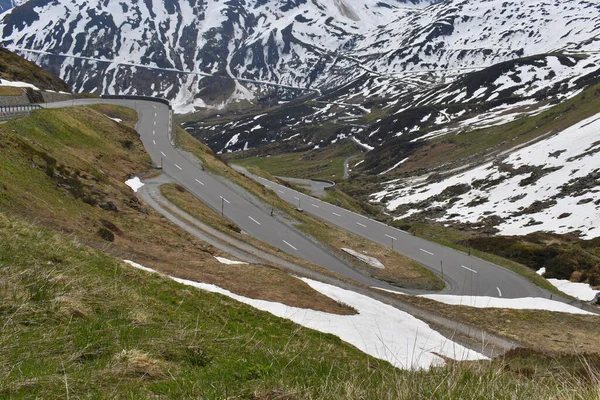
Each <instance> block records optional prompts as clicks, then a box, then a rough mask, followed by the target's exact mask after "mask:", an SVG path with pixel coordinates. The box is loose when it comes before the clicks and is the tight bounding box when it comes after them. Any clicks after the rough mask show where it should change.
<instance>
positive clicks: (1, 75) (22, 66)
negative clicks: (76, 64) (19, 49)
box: [0, 48, 71, 92]
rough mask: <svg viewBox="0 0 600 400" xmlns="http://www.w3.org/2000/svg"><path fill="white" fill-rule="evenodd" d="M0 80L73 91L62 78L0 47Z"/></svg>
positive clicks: (53, 89) (40, 87) (58, 90)
mask: <svg viewBox="0 0 600 400" xmlns="http://www.w3.org/2000/svg"><path fill="white" fill-rule="evenodd" d="M0 81H9V82H21V83H25V84H29V85H33V86H35V87H37V88H38V89H40V90H51V91H56V92H70V91H71V89H70V88H69V85H67V84H66V83H65V82H64V81H63V80H62V79H60V78H57V77H56V76H54V75H52V74H50V73H48V72H47V71H45V70H44V69H42V68H40V67H38V66H37V65H35V64H34V63H32V62H29V61H27V60H25V59H23V58H22V57H19V56H18V55H16V54H14V53H12V52H11V51H8V50H6V49H2V48H0ZM8 85H9V86H10V84H8Z"/></svg>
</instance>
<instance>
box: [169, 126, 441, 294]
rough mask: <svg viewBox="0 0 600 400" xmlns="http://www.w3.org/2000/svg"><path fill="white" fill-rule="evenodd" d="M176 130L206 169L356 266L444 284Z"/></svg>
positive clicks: (422, 285)
mask: <svg viewBox="0 0 600 400" xmlns="http://www.w3.org/2000/svg"><path fill="white" fill-rule="evenodd" d="M176 132H177V142H178V144H179V145H180V146H181V147H182V148H183V149H184V150H186V151H189V152H191V153H193V154H194V155H196V156H197V157H198V158H200V159H201V160H203V162H204V165H205V168H206V169H207V170H210V171H212V172H214V173H216V174H219V175H223V176H225V177H226V178H227V179H229V180H231V181H232V182H234V183H236V184H238V185H240V186H242V187H243V188H245V189H246V190H248V191H249V192H250V193H252V194H254V195H255V196H257V197H258V198H260V199H263V201H264V202H265V203H266V204H271V205H273V207H274V208H275V209H277V210H280V211H281V212H283V213H285V215H286V216H291V217H292V218H293V219H294V220H296V221H299V222H300V224H298V225H297V228H298V229H300V230H301V231H303V232H304V233H306V234H308V235H310V236H312V237H313V238H315V239H316V240H317V241H318V242H320V243H323V244H326V245H328V246H329V247H330V249H331V250H332V251H334V252H336V253H337V254H338V255H339V256H340V257H342V258H344V259H346V260H347V261H348V262H350V263H355V265H357V267H359V268H362V269H364V270H366V271H368V273H370V274H372V275H374V276H376V277H379V278H381V279H385V280H387V281H389V282H391V283H393V284H395V285H397V286H399V287H406V288H417V289H427V288H429V289H434V290H435V289H438V290H439V289H442V288H443V287H444V283H443V282H442V281H441V279H440V278H439V277H438V276H437V275H435V274H433V273H432V272H430V271H429V270H428V269H426V268H425V267H423V266H421V265H420V264H418V263H416V262H414V261H412V260H410V259H408V258H407V257H404V256H402V255H401V254H399V253H396V252H392V251H390V250H388V249H386V248H383V247H381V246H379V245H376V244H374V243H372V242H370V241H368V240H365V239H363V238H360V237H358V236H355V235H352V234H350V233H348V232H346V231H344V230H342V229H338V228H335V227H333V226H331V225H329V224H327V223H325V222H323V221H321V220H318V219H316V218H313V217H311V216H310V215H307V214H306V213H300V212H297V211H296V210H295V209H294V208H293V207H292V206H290V205H289V204H288V203H287V202H285V201H283V200H282V199H281V198H280V197H279V196H277V194H275V192H273V191H272V190H270V189H267V188H265V187H264V186H263V185H260V184H258V183H256V182H255V181H253V180H252V179H250V178H247V177H244V176H242V175H241V174H239V173H237V172H236V171H235V170H233V169H231V168H229V167H228V166H227V165H226V164H224V163H223V162H221V161H220V160H218V159H217V158H215V157H214V155H213V153H212V151H211V150H210V149H209V148H208V147H207V146H205V145H204V144H202V143H200V142H199V141H197V140H196V139H194V138H193V137H192V136H191V135H189V134H188V133H187V132H186V131H184V130H183V129H180V128H178V129H177V130H176ZM194 207H195V206H193V205H190V204H188V207H187V208H186V210H187V211H189V212H190V213H191V214H192V215H193V214H194V213H197V211H194V209H193V208H194ZM278 212H279V211H278ZM342 247H346V248H351V249H353V250H357V251H363V252H365V253H367V254H370V255H374V256H379V257H381V261H382V262H383V263H384V265H388V266H389V268H387V269H386V270H383V271H382V270H380V269H378V268H373V267H369V266H367V265H366V264H358V263H357V261H356V260H355V259H354V258H352V257H351V256H348V255H347V254H346V253H344V252H342V251H341V250H340V249H341V248H342Z"/></svg>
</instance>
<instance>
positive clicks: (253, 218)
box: [248, 215, 260, 225]
mask: <svg viewBox="0 0 600 400" xmlns="http://www.w3.org/2000/svg"><path fill="white" fill-rule="evenodd" d="M248 218H250V219H251V220H252V221H254V222H256V223H257V224H258V225H260V222H258V221H257V220H255V219H254V218H252V217H251V216H249V215H248Z"/></svg>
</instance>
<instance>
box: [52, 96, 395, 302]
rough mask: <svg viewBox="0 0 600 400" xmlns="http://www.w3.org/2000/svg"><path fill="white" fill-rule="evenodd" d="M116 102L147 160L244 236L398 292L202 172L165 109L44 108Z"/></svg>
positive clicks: (143, 104) (138, 105)
mask: <svg viewBox="0 0 600 400" xmlns="http://www.w3.org/2000/svg"><path fill="white" fill-rule="evenodd" d="M90 104H115V105H122V106H126V107H130V108H133V109H136V111H137V112H138V116H139V122H138V125H137V127H136V128H137V131H138V132H139V133H140V137H141V139H142V142H143V144H144V147H145V148H146V150H147V151H148V154H150V157H151V158H152V162H153V163H154V164H155V165H157V166H160V165H162V167H163V172H164V173H166V174H167V175H169V176H170V177H171V178H173V179H174V180H175V181H176V182H178V183H179V184H181V185H182V186H184V187H185V188H186V189H187V190H188V191H189V192H190V193H192V194H193V195H194V196H196V197H197V198H199V199H200V200H202V201H203V202H204V203H206V204H208V205H209V206H210V207H212V208H213V209H214V210H216V211H217V212H221V211H223V215H224V216H225V217H227V218H228V219H230V220H231V221H232V222H234V223H235V224H236V225H237V226H239V227H240V228H241V229H242V230H243V231H244V232H246V233H247V234H249V235H251V236H254V237H255V238H257V239H259V240H262V241H264V242H267V243H269V244H270V245H272V246H274V247H276V248H279V249H281V250H283V251H285V252H287V253H289V254H292V255H294V256H297V257H299V258H301V259H303V260H305V261H308V262H310V263H313V264H316V265H320V266H322V267H325V268H327V269H329V270H331V271H333V272H336V273H338V274H340V275H343V276H345V277H347V278H349V279H352V280H354V281H357V282H360V283H363V284H365V285H368V286H373V287H379V288H383V289H388V290H398V288H397V287H395V286H392V285H390V284H388V283H386V282H381V281H379V280H377V279H374V278H372V277H370V276H367V275H363V274H362V273H360V272H358V271H356V270H354V269H353V268H351V267H349V266H348V265H347V264H346V263H345V262H344V261H343V260H341V259H339V258H337V257H336V256H335V255H333V254H332V253H330V252H329V251H328V250H326V249H325V248H324V247H323V246H321V245H319V244H318V243H315V242H313V241H311V240H309V239H308V238H307V237H306V236H304V235H303V234H301V233H300V232H298V231H297V230H295V229H294V228H292V227H291V226H289V225H287V224H285V223H283V222H281V221H279V220H277V219H276V218H274V217H272V216H271V215H270V213H269V212H266V211H265V210H263V209H261V208H259V207H257V206H256V205H254V204H252V203H251V202H250V201H249V200H247V199H245V198H244V197H242V196H241V195H240V194H239V193H237V192H236V191H234V190H232V189H230V188H229V187H228V186H227V185H225V184H224V183H223V182H221V181H220V180H219V179H217V178H215V177H214V176H213V175H211V174H209V173H208V172H205V171H203V170H202V169H201V168H200V167H199V166H198V165H197V164H196V163H193V162H191V161H189V160H188V159H187V158H185V157H184V156H183V155H182V154H181V153H180V152H179V151H177V149H176V148H175V147H174V146H173V145H172V144H171V142H170V133H169V126H170V118H171V115H170V110H169V108H168V107H167V106H166V105H164V104H161V103H155V102H150V101H144V100H137V101H134V100H105V99H85V100H75V101H74V102H73V101H65V102H57V103H49V104H48V105H46V107H49V108H63V107H70V106H77V105H90Z"/></svg>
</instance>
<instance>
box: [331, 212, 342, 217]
mask: <svg viewBox="0 0 600 400" xmlns="http://www.w3.org/2000/svg"><path fill="white" fill-rule="evenodd" d="M332 214H333V215H335V216H336V217H341V215H340V214H338V213H332Z"/></svg>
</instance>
